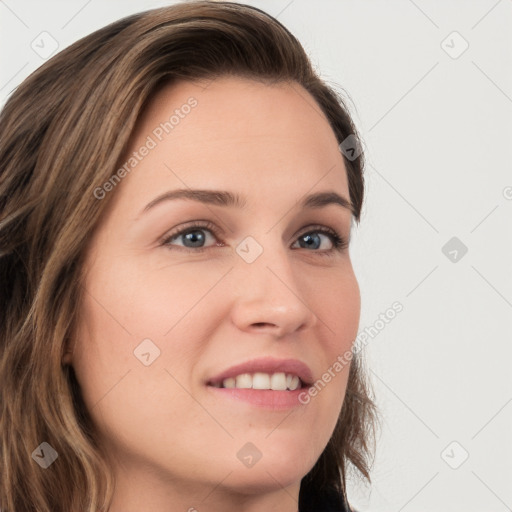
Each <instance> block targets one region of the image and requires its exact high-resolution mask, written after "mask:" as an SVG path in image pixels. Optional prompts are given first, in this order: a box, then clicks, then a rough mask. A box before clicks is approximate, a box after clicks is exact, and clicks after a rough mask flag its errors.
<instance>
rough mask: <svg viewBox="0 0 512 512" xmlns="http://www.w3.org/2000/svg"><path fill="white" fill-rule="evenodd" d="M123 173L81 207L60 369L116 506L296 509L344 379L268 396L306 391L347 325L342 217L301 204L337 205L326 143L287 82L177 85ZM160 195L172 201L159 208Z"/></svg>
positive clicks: (354, 291) (351, 289) (311, 106)
mask: <svg viewBox="0 0 512 512" xmlns="http://www.w3.org/2000/svg"><path fill="white" fill-rule="evenodd" d="M190 98H193V99H190ZM173 115H174V117H171V116H173ZM166 123H167V124H166ZM144 147H145V148H146V149H143V148H144ZM141 148H142V149H141ZM134 152H136V155H134V154H133V153H134ZM130 158H133V160H130ZM125 162H128V164H127V166H126V168H125V173H123V172H121V173H119V174H118V177H119V176H120V177H122V179H121V180H120V181H119V179H115V180H112V182H113V183H114V185H110V186H109V185H106V186H102V190H103V192H97V195H98V197H102V196H103V195H108V194H113V199H114V200H113V202H112V203H111V204H110V205H109V208H108V212H107V214H106V215H105V217H104V218H103V219H102V222H101V224H100V226H99V228H98V230H97V231H96V233H95V236H94V238H93V240H92V242H91V245H90V247H89V251H88V253H87V254H86V264H85V267H84V276H85V281H84V283H85V290H86V292H85V293H84V302H83V308H82V310H81V319H80V328H79V331H78V336H77V338H76V339H75V340H74V346H73V351H72V353H71V354H69V355H67V356H66V357H67V359H66V361H67V362H69V363H71V364H72V366H73V367H74V370H75V373H76V376H77V379H78V381H79V384H80V387H81V389H82V393H83V397H84V400H85V403H86V405H87V407H88V409H89V411H90V414H91V416H92V418H93V421H94V423H95V424H96V425H97V426H98V429H99V431H100V433H101V436H102V439H104V440H105V442H106V445H107V446H108V450H109V452H110V453H111V454H112V455H113V460H115V463H114V464H115V467H116V472H117V473H116V474H117V479H118V482H119V483H118V490H117V491H116V493H117V495H116V496H117V497H116V500H117V501H116V502H117V503H118V504H121V503H124V502H123V500H125V502H126V503H129V504H130V505H131V506H135V504H136V503H139V501H140V504H141V506H142V505H145V508H146V509H150V508H151V507H148V506H147V505H148V503H151V504H152V506H154V507H155V508H154V510H159V508H158V503H164V501H163V500H166V499H167V500H168V499H170V498H172V499H173V503H176V504H180V506H183V507H185V508H183V510H187V508H186V507H194V506H197V508H198V510H201V508H200V506H199V504H200V503H201V500H204V501H203V502H202V503H203V504H206V503H208V504H212V505H213V504H214V503H221V502H222V500H223V499H224V498H223V497H225V496H227V495H229V494H231V496H232V497H234V496H235V495H236V496H238V497H240V499H242V498H241V497H243V499H245V500H247V499H249V497H250V496H252V495H254V496H256V495H258V496H263V495H265V494H266V493H269V494H268V495H269V496H270V495H272V496H273V497H274V498H275V499H277V497H278V496H279V497H280V498H279V499H281V500H285V502H286V504H287V505H286V506H284V505H283V508H280V509H279V510H288V509H289V510H296V505H297V504H296V502H295V503H294V502H293V499H295V500H296V498H297V494H298V489H299V484H300V480H301V478H302V477H303V476H304V475H305V474H306V473H307V472H308V471H309V470H310V469H311V468H312V467H313V465H314V464H315V462H316V461H317V459H318V458H319V456H320V454H321V453H322V451H323V450H324V448H325V446H326V444H327V442H328V440H329V438H330V436H331V434H332V432H333V430H334V427H335V424H336V421H337V418H338V415H339V413H340V410H341V406H342V403H343V399H344V395H345V389H346V385H347V378H348V370H349V367H348V366H345V368H344V369H343V370H342V371H338V372H333V371H332V370H331V379H330V382H327V383H325V382H324V385H322V386H321V387H319V389H321V391H319V392H318V394H317V395H316V396H315V397H310V399H309V400H306V399H305V397H306V394H305V392H304V391H307V390H296V391H290V390H280V388H281V387H283V386H287V387H290V388H293V387H294V386H295V385H296V381H297V379H296V378H293V376H299V377H302V379H303V380H304V381H306V382H307V383H310V384H311V383H312V382H314V381H317V380H319V379H322V375H323V374H324V373H325V372H327V371H328V370H329V368H331V369H332V368H333V365H334V364H335V362H336V361H337V360H338V356H340V355H343V354H344V353H345V351H347V350H349V349H350V348H351V346H352V342H353V340H354V338H355V337H356V334H357V329H358V323H359V312H360V296H359V288H358V283H357V280H356V278H355V275H354V272H353V269H352V265H351V261H350V257H349V252H348V248H346V247H344V246H343V245H342V246H341V248H339V249H336V248H335V240H334V238H332V237H331V235H329V233H328V232H324V231H329V230H331V231H334V232H336V233H337V234H338V235H339V236H340V237H341V238H343V239H344V240H345V241H347V240H348V239H349V236H350V227H351V211H350V210H349V208H347V207H346V205H345V206H343V205H342V204H337V203H336V202H329V201H327V202H325V204H323V203H322V201H321V200H319V201H317V202H316V203H310V204H309V206H308V205H306V206H304V205H303V204H302V203H303V202H304V201H305V200H307V198H308V196H310V195H312V194H317V193H319V192H328V193H335V194H338V195H339V196H341V197H342V198H345V199H347V200H348V199H349V190H348V182H347V175H346V169H345V166H344V163H343V158H342V154H341V153H340V151H339V149H338V144H337V142H336V138H335V136H334V133H333V131H332V130H331V128H330V126H329V124H328V122H327V120H326V118H325V117H324V115H323V114H322V113H321V112H320V108H319V107H318V106H317V104H316V103H315V102H314V100H313V98H312V97H311V96H310V95H309V94H308V93H307V92H306V91H305V90H304V89H302V88H301V87H299V86H298V85H297V84H280V85H272V86H269V85H263V84H261V83H258V82H254V81H249V80H246V79H241V78H233V77H229V78H228V77H226V78H219V79H216V80H214V81H213V82H211V83H208V84H207V83H202V84H200V83H195V84H193V83H190V82H181V83H179V84H174V85H173V86H166V87H164V88H162V89H161V90H160V91H158V93H157V94H156V95H155V96H154V97H153V98H152V101H151V102H150V103H149V105H148V107H147V108H146V110H145V112H144V115H143V117H142V118H141V119H140V120H139V122H138V124H137V127H136V130H135V131H134V133H133V136H132V139H131V142H130V149H129V151H128V152H127V154H126V155H125V157H124V160H123V162H122V163H121V164H120V167H121V166H123V165H124V163H125ZM126 169H129V172H127V171H126ZM123 175H124V177H123ZM100 185H101V184H100ZM178 190H182V191H185V192H184V193H183V194H185V193H186V194H188V196H189V197H187V196H185V195H180V196H179V197H178V196H176V197H174V198H171V197H168V198H167V199H166V198H165V197H164V196H163V195H164V194H171V193H176V191H178ZM197 190H202V191H204V192H203V193H202V194H201V195H200V194H198V193H196V195H195V196H194V197H195V198H196V199H194V198H193V197H192V194H193V191H197ZM211 191H219V192H218V193H216V194H213V193H212V192H211ZM228 193H229V194H231V195H232V196H235V195H236V196H238V197H239V198H240V202H241V203H243V204H244V206H243V207H241V205H240V204H235V203H231V202H230V201H226V200H225V198H226V197H227V194H228ZM180 194H181V193H180ZM230 197H231V196H230ZM198 199H199V200H198ZM98 200H107V199H98ZM148 205H149V206H148ZM195 224H198V227H195V228H194V227H193V226H194V225H195ZM184 230H187V231H185V233H183V231H184ZM254 360H260V361H259V362H258V361H256V362H255V363H254ZM251 362H252V363H251ZM246 363H247V364H248V366H246V367H245V366H244V365H245V364H246ZM251 364H252V366H250V365H251ZM240 365H242V366H240ZM232 367H239V368H235V369H234V370H232V371H229V370H230V368H232ZM255 373H258V374H259V375H256V376H255V377H254V374H255ZM308 373H309V375H308ZM333 373H334V377H332V374H333ZM241 374H250V375H251V376H253V377H252V378H251V377H248V376H247V375H245V376H242V377H238V378H237V377H236V376H237V375H241ZM282 374H284V375H282ZM267 375H268V376H267ZM272 375H274V376H273V377H272ZM226 376H231V377H233V378H232V379H228V380H225V381H222V377H226ZM220 385H226V386H228V387H223V388H219V387H215V386H220ZM233 385H238V386H241V387H242V388H244V389H237V388H232V387H230V386H233ZM251 385H253V386H254V387H261V388H265V387H267V388H268V387H269V385H270V386H271V387H273V388H276V390H269V389H248V388H247V386H251ZM299 393H302V394H301V395H299ZM299 397H302V400H299ZM304 402H307V403H304ZM285 488H286V489H285ZM190 496H195V497H196V501H195V502H191V500H190ZM292 498H293V499H292ZM148 500H149V501H148ZM160 500H162V501H160ZM216 500H217V501H216ZM119 506H120V507H121V505H119ZM287 507H288V508H287ZM125 510H127V508H125ZM176 510H181V509H180V508H179V507H177V508H176ZM210 510H214V509H213V508H211V509H210ZM269 510H270V508H269ZM276 510H277V509H276Z"/></svg>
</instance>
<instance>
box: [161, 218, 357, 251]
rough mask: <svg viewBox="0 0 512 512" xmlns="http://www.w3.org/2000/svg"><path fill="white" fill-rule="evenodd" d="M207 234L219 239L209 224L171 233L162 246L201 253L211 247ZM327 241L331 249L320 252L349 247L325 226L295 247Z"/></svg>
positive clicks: (300, 239) (318, 246) (305, 235)
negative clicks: (207, 242)
mask: <svg viewBox="0 0 512 512" xmlns="http://www.w3.org/2000/svg"><path fill="white" fill-rule="evenodd" d="M205 233H209V234H210V236H211V237H212V240H213V241H215V239H216V238H217V237H218V234H217V232H216V228H215V226H214V225H212V224H211V223H208V224H207V225H193V226H189V227H187V228H183V229H181V230H180V231H178V232H175V233H171V234H170V235H169V236H168V237H166V238H165V239H164V240H163V242H162V245H165V246H167V247H184V248H185V249H196V251H195V252H199V251H201V250H204V249H207V248H208V247H210V246H206V247H205V245H204V244H205V243H206V241H207V238H208V237H207V236H205ZM325 239H326V240H328V241H329V242H330V247H327V248H325V247H324V248H323V250H321V251H319V252H330V251H333V250H335V249H338V250H342V249H343V248H345V247H346V246H347V244H346V242H345V241H344V239H343V238H341V237H340V236H339V235H338V233H336V232H335V231H334V230H331V229H330V228H326V227H323V226H318V227H314V228H310V230H309V231H307V232H305V233H303V234H301V235H299V237H298V239H297V242H295V243H294V244H293V245H294V246H296V244H297V243H299V248H301V249H311V248H313V249H321V246H322V241H323V240H325ZM177 240H180V241H181V242H182V244H176V243H175V242H176V241H177ZM212 245H216V246H218V247H222V246H223V245H224V244H223V243H215V244H212ZM292 247H293V246H292Z"/></svg>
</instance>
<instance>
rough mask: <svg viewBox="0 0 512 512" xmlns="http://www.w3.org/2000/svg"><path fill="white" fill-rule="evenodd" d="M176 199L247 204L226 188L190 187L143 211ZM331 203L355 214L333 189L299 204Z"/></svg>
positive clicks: (158, 199)
mask: <svg viewBox="0 0 512 512" xmlns="http://www.w3.org/2000/svg"><path fill="white" fill-rule="evenodd" d="M175 199H189V200H192V201H198V202H201V203H205V204H212V205H216V206H224V207H235V208H239V209H244V208H245V207H246V205H247V203H246V201H245V199H244V198H243V197H242V196H240V195H238V194H235V193H233V192H228V191H226V190H203V189H190V188H188V189H178V190H171V191H169V192H165V193H163V194H161V195H160V196H158V197H156V198H155V199H153V200H152V201H151V202H150V203H148V204H147V205H146V207H145V208H144V210H143V211H142V213H144V212H147V211H148V210H150V209H151V208H153V207H155V206H156V205H157V204H160V203H162V202H163V201H171V200H175ZM330 204H335V205H339V206H341V207H342V208H344V209H346V210H349V211H350V212H351V213H352V214H353V215H355V211H354V206H353V205H352V203H351V202H350V201H349V200H348V199H346V198H345V197H343V196H340V195H339V194H338V193H337V192H334V191H331V190H329V191H325V192H316V193H314V194H310V195H308V196H306V197H305V198H304V199H303V200H302V201H301V202H300V203H299V206H300V207H302V208H323V207H325V206H328V205H330Z"/></svg>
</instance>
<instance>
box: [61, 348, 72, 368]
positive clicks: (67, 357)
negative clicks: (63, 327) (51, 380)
mask: <svg viewBox="0 0 512 512" xmlns="http://www.w3.org/2000/svg"><path fill="white" fill-rule="evenodd" d="M72 355H73V352H71V351H67V352H64V354H63V356H62V364H63V365H71V362H72Z"/></svg>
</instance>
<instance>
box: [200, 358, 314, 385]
mask: <svg viewBox="0 0 512 512" xmlns="http://www.w3.org/2000/svg"><path fill="white" fill-rule="evenodd" d="M254 373H266V374H270V375H272V374H274V373H285V374H289V375H296V376H297V377H299V379H300V380H301V383H302V386H303V387H309V386H310V385H311V384H313V374H312V372H311V370H310V368H309V367H308V366H307V365H306V364H305V363H303V362H302V361H299V360H298V359H276V358H273V357H261V358H257V359H252V360H250V361H246V362H244V363H241V364H237V365H235V366H231V367H230V368H228V369H226V370H224V371H222V372H221V373H219V374H217V375H215V376H213V377H211V378H210V379H208V381H207V382H206V384H207V385H208V386H216V387H218V386H219V385H221V384H222V382H223V381H224V380H225V379H228V378H235V377H237V376H239V375H242V374H254Z"/></svg>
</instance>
